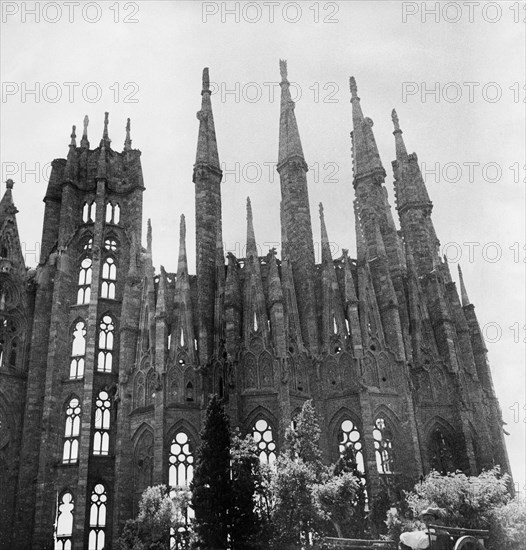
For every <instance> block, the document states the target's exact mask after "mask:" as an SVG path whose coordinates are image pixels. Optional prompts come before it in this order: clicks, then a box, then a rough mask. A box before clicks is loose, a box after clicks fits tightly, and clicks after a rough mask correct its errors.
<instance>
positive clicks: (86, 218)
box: [82, 201, 95, 223]
mask: <svg viewBox="0 0 526 550" xmlns="http://www.w3.org/2000/svg"><path fill="white" fill-rule="evenodd" d="M82 221H83V222H84V223H89V222H94V221H95V202H93V201H92V202H85V203H84V205H83V206H82Z"/></svg>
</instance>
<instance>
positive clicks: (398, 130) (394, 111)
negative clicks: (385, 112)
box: [391, 109, 402, 132]
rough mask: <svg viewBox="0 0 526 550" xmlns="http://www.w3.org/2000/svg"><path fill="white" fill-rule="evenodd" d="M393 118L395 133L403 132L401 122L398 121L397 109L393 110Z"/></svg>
mask: <svg viewBox="0 0 526 550" xmlns="http://www.w3.org/2000/svg"><path fill="white" fill-rule="evenodd" d="M391 118H392V119H393V124H394V129H395V132H401V131H402V130H400V121H399V120H398V114H397V113H396V109H393V110H392V112H391Z"/></svg>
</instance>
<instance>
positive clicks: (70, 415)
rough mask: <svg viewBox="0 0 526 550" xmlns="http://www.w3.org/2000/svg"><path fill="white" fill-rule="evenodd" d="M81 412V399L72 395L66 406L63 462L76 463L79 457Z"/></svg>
mask: <svg viewBox="0 0 526 550" xmlns="http://www.w3.org/2000/svg"><path fill="white" fill-rule="evenodd" d="M80 414H81V407H80V401H79V400H78V398H77V397H72V398H71V399H70V401H69V403H68V405H67V408H66V427H65V430H64V449H63V452H62V462H63V464H74V463H75V462H77V460H78V459H79V435H80Z"/></svg>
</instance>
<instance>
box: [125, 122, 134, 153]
mask: <svg viewBox="0 0 526 550" xmlns="http://www.w3.org/2000/svg"><path fill="white" fill-rule="evenodd" d="M130 131H131V121H130V119H129V118H127V119H126V139H125V140H124V150H125V151H129V150H130V149H131V143H132V140H131V135H130Z"/></svg>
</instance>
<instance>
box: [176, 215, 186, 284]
mask: <svg viewBox="0 0 526 550" xmlns="http://www.w3.org/2000/svg"><path fill="white" fill-rule="evenodd" d="M187 275H188V261H187V258H186V221H185V217H184V214H181V222H180V225H179V259H178V261H177V278H179V277H181V276H187Z"/></svg>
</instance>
